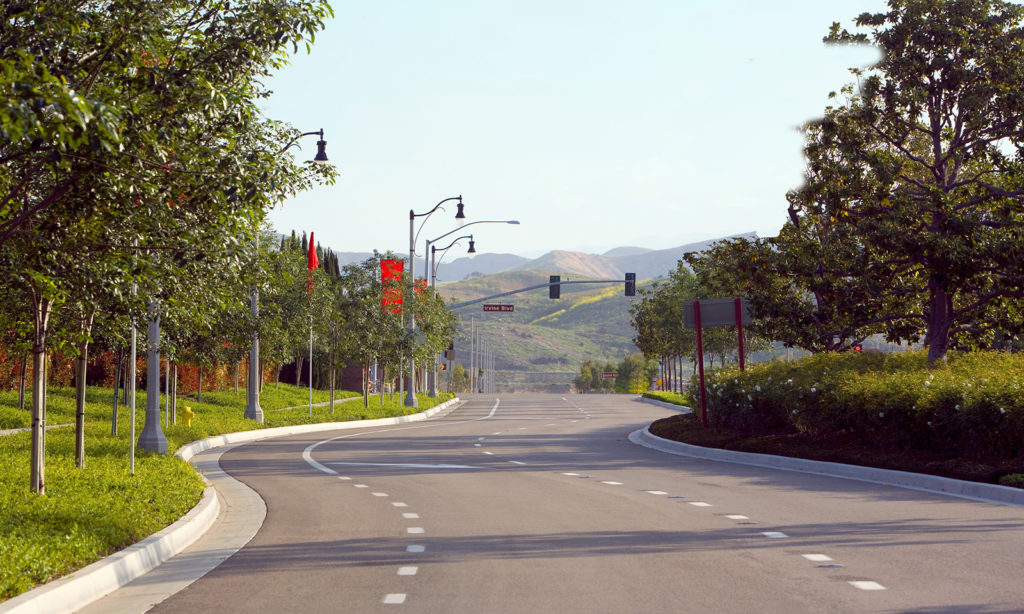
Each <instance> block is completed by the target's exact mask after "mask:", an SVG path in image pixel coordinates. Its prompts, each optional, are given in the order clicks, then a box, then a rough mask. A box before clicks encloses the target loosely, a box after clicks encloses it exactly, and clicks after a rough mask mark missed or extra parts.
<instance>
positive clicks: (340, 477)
mask: <svg viewBox="0 0 1024 614" xmlns="http://www.w3.org/2000/svg"><path fill="white" fill-rule="evenodd" d="M338 479H339V480H351V479H352V478H347V477H345V476H343V475H339V476H338Z"/></svg>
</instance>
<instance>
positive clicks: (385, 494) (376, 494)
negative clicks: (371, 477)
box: [373, 492, 388, 497]
mask: <svg viewBox="0 0 1024 614" xmlns="http://www.w3.org/2000/svg"><path fill="white" fill-rule="evenodd" d="M373 496H374V497H386V496H388V493H386V492H375V493H373Z"/></svg>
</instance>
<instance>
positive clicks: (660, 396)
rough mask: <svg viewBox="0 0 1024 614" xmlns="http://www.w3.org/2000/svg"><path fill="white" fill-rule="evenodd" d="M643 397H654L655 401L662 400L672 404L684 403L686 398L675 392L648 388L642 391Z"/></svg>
mask: <svg viewBox="0 0 1024 614" xmlns="http://www.w3.org/2000/svg"><path fill="white" fill-rule="evenodd" d="M643 397H644V398H645V399H654V400H655V401H662V402H663V403H671V404H672V405H686V403H687V401H686V398H684V397H682V396H681V395H678V394H676V393H675V392H668V391H667V390H648V391H647V392H645V393H643Z"/></svg>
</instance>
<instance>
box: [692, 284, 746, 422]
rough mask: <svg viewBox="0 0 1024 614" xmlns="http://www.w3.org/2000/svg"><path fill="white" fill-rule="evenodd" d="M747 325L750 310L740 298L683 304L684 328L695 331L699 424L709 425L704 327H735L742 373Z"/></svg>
mask: <svg viewBox="0 0 1024 614" xmlns="http://www.w3.org/2000/svg"><path fill="white" fill-rule="evenodd" d="M744 324H750V310H749V309H748V308H747V301H746V300H745V299H742V298H716V299H710V300H706V301H692V302H688V303H684V304H683V325H684V326H685V327H686V328H693V329H696V330H697V357H698V358H697V372H698V373H699V375H700V421H701V424H703V425H704V426H705V427H707V426H708V402H707V392H706V391H705V390H704V335H703V332H702V331H703V328H704V327H705V326H706V327H712V328H713V327H716V326H735V327H736V334H737V336H738V337H739V349H740V371H743V367H744V364H743V325H744Z"/></svg>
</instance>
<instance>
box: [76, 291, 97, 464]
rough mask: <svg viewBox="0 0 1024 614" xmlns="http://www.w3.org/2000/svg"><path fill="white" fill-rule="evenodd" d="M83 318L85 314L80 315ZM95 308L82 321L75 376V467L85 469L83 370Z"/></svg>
mask: <svg viewBox="0 0 1024 614" xmlns="http://www.w3.org/2000/svg"><path fill="white" fill-rule="evenodd" d="M82 315H83V316H85V314H84V313H83V314H82ZM95 317H96V306H95V305H93V306H92V307H91V308H90V311H89V315H88V316H85V317H84V319H83V320H82V328H81V332H82V341H81V342H80V343H79V344H78V365H77V366H78V373H76V375H75V465H76V466H77V467H78V468H79V469H81V468H83V467H85V368H86V367H87V366H88V362H89V334H90V333H91V332H92V322H93V318H95Z"/></svg>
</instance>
